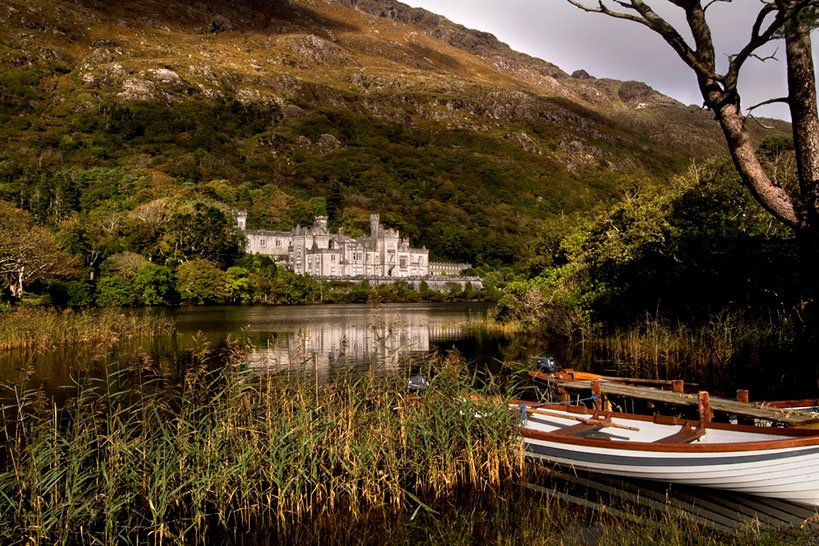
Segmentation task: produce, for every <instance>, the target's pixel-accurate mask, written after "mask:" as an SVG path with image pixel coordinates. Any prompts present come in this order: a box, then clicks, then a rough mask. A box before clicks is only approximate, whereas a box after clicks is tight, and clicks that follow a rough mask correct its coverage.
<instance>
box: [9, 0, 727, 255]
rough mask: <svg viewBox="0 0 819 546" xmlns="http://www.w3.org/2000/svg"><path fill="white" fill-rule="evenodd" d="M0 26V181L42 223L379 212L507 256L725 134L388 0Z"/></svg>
mask: <svg viewBox="0 0 819 546" xmlns="http://www.w3.org/2000/svg"><path fill="white" fill-rule="evenodd" d="M0 37H2V40H0V43H1V44H2V45H0V69H2V74H1V75H0V92H1V93H2V95H1V100H2V102H1V103H0V121H1V122H2V126H3V128H2V129H0V134H1V135H2V137H3V138H4V140H6V141H7V142H8V145H7V146H6V147H5V148H4V150H2V151H0V154H1V155H0V197H2V198H4V199H7V200H10V201H14V202H16V203H18V204H19V205H21V206H23V207H25V208H28V209H29V210H32V211H33V212H34V213H35V216H36V217H37V218H38V219H39V220H40V221H41V222H43V223H51V224H54V225H58V224H59V223H60V222H64V221H66V220H67V219H69V218H76V217H81V218H83V221H88V222H92V223H96V224H99V223H104V221H103V220H100V218H104V219H106V220H105V221H107V222H109V223H110V222H114V223H116V224H117V225H121V224H123V223H126V224H128V225H131V224H135V225H137V227H136V228H134V227H133V226H132V227H131V228H129V229H132V230H136V231H139V230H140V229H142V228H143V227H144V226H140V224H139V223H140V222H143V223H147V224H150V225H149V226H148V227H150V228H151V229H153V230H158V229H161V225H162V224H161V222H162V219H163V218H166V217H167V215H168V214H169V211H172V210H175V209H177V208H179V207H184V206H186V204H187V203H190V202H191V201H193V200H205V201H209V202H212V203H217V204H219V206H221V207H223V208H225V209H229V208H247V209H248V210H249V212H250V217H249V224H250V225H251V226H253V227H277V228H289V227H290V226H291V225H293V224H295V223H298V222H302V223H304V222H307V221H309V219H310V217H311V216H312V215H313V214H315V213H316V212H323V211H327V212H329V213H330V216H331V223H332V224H334V225H338V226H343V227H344V228H345V229H347V230H348V231H350V232H355V231H356V230H357V229H363V228H365V226H366V222H367V214H368V213H369V212H370V211H373V212H380V213H381V215H382V219H383V220H384V222H385V223H386V224H387V225H389V226H391V227H396V228H398V229H400V230H401V231H402V232H404V233H405V234H407V235H408V236H409V237H411V238H412V239H413V242H414V243H415V244H419V245H421V244H423V245H426V246H428V247H429V248H430V249H431V251H432V255H433V256H435V257H436V258H448V259H457V260H469V261H474V262H476V263H512V262H515V261H520V260H522V259H524V258H525V257H526V254H527V252H528V250H527V249H526V245H527V242H528V241H530V240H531V235H532V233H533V232H535V231H536V230H537V229H538V226H539V224H540V222H541V221H542V220H543V219H544V218H547V217H548V216H549V215H552V214H557V213H563V212H573V211H578V210H587V209H589V208H592V207H593V206H595V205H596V204H598V203H600V202H601V201H606V200H608V199H611V198H613V197H616V196H619V195H620V194H622V192H623V191H625V190H631V189H634V188H638V187H642V186H645V185H653V184H657V183H661V182H662V180H663V178H664V177H666V176H668V175H669V174H671V173H672V172H674V171H675V170H677V169H679V168H681V167H683V166H684V165H686V164H687V163H688V162H689V161H690V160H691V159H693V158H704V157H707V156H709V155H712V154H714V153H721V152H722V148H721V142H720V135H719V133H718V130H717V127H716V125H715V124H714V122H713V120H712V119H711V117H710V116H709V115H708V114H707V113H705V112H702V111H700V110H699V109H698V108H695V107H687V106H683V105H681V104H679V103H677V102H676V101H674V100H672V99H670V98H668V97H665V96H663V95H661V94H659V93H657V92H655V91H653V90H652V89H650V88H649V87H648V86H646V85H645V84H641V83H638V82H618V81H613V80H602V79H601V80H598V79H594V78H590V77H589V76H588V75H586V74H585V73H582V72H581V73H576V74H575V75H568V74H566V73H565V72H563V71H562V70H560V69H559V68H558V67H556V66H554V65H552V64H550V63H548V62H545V61H541V60H538V59H534V58H532V57H529V56H526V55H523V54H520V53H516V52H514V51H512V50H511V49H510V48H509V47H508V46H506V45H505V44H502V43H500V42H499V41H497V40H496V39H495V38H494V37H493V36H491V35H489V34H486V33H482V32H478V31H472V30H469V29H465V28H463V27H460V26H458V25H455V24H453V23H451V22H449V21H447V20H446V19H444V18H442V17H440V16H437V15H434V14H431V13H429V12H426V11H424V10H418V9H412V8H408V7H406V6H404V5H402V4H400V3H398V2H394V1H392V0H359V1H355V0H326V1H318V0H298V1H295V0H294V1H291V2H286V1H281V0H280V1H276V0H267V1H264V0H236V1H233V2H229V3H227V2H220V1H216V0H207V1H201V2H193V3H181V2H176V3H174V2H171V3H168V2H160V1H157V0H146V1H141V2H138V1H125V0H123V1H115V2H104V1H101V0H78V1H68V0H52V1H49V2H46V1H44V0H9V1H7V2H5V3H4V5H3V6H0ZM75 194H80V195H81V196H82V197H81V198H80V197H77V196H76V195H75ZM145 210H151V211H157V210H159V211H164V212H162V213H161V214H160V213H156V214H153V215H147V214H145V213H144V211H145ZM157 215H158V216H157ZM112 229H113V228H112ZM129 237H130V235H129V234H124V235H122V238H123V239H126V240H129V241H131V242H126V243H121V244H120V247H122V246H123V245H124V247H125V248H127V249H128V250H134V251H137V252H141V253H143V254H146V255H149V256H152V257H156V258H157V259H161V258H162V255H161V254H162V250H161V249H159V248H158V247H154V246H151V245H152V243H151V241H150V240H149V241H147V242H146V241H140V240H139V238H138V237H130V239H129ZM120 247H117V248H120Z"/></svg>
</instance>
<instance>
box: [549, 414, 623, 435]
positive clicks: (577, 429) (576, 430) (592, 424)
mask: <svg viewBox="0 0 819 546" xmlns="http://www.w3.org/2000/svg"><path fill="white" fill-rule="evenodd" d="M608 426H612V422H611V417H610V416H609V415H608V414H606V415H605V416H604V417H602V418H601V416H600V414H599V413H598V412H597V411H595V412H594V414H593V415H592V416H591V417H589V418H588V419H586V420H585V421H582V422H580V423H577V424H576V425H572V426H570V427H564V428H561V429H558V430H555V431H553V432H552V434H554V435H555V436H580V435H582V434H584V433H587V432H596V431H598V430H600V429H602V428H605V427H608Z"/></svg>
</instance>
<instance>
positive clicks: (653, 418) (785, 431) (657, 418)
mask: <svg viewBox="0 0 819 546" xmlns="http://www.w3.org/2000/svg"><path fill="white" fill-rule="evenodd" d="M509 404H510V406H520V405H521V404H523V405H527V404H529V402H527V401H525V400H517V399H516V400H510V402H509ZM536 404H537V406H536V407H538V408H543V409H545V410H552V411H565V412H568V413H572V414H575V415H594V410H593V409H589V408H587V407H585V406H575V405H570V404H542V403H536ZM610 415H611V417H612V418H614V419H632V420H635V421H643V422H646V423H657V424H662V425H681V424H683V423H686V422H691V423H697V424H698V425H699V424H700V423H699V422H698V421H690V420H688V419H684V418H680V417H673V416H670V415H659V414H657V415H642V414H638V413H621V412H611V414H610ZM704 426H705V428H707V429H709V428H713V429H719V430H735V431H738V432H756V433H761V434H777V435H780V436H793V437H819V432H817V431H816V430H815V429H806V428H793V427H782V428H771V427H755V426H753V425H740V424H737V425H734V424H731V423H714V422H713V421H712V422H710V423H706V424H705V425H704Z"/></svg>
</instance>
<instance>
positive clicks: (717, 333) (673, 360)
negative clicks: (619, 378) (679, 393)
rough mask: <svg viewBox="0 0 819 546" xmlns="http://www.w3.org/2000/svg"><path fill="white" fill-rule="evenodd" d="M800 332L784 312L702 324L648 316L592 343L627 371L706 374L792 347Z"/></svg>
mask: <svg viewBox="0 0 819 546" xmlns="http://www.w3.org/2000/svg"><path fill="white" fill-rule="evenodd" d="M795 336H796V334H795V329H794V325H793V324H792V323H790V322H788V321H787V320H783V319H782V318H781V317H780V318H777V319H775V320H774V319H771V320H762V319H756V320H750V319H747V318H745V317H742V316H741V315H737V314H730V313H726V314H720V315H716V316H713V317H711V319H710V320H709V321H708V322H707V323H705V324H704V325H701V326H699V327H691V326H688V325H685V324H681V323H680V324H671V323H669V322H668V321H665V320H662V319H660V318H654V317H646V319H645V321H644V322H643V323H642V324H639V325H636V326H635V327H633V328H630V329H625V330H620V331H617V332H615V333H613V334H611V335H608V336H604V337H601V338H598V339H596V340H595V341H594V343H593V345H594V349H596V350H598V351H600V352H602V353H603V354H604V355H605V356H606V357H607V358H609V359H611V360H612V361H613V364H614V367H615V368H616V369H617V370H618V371H619V372H620V373H622V374H623V375H627V376H639V377H650V378H669V377H691V376H696V377H700V378H701V379H703V380H707V379H709V378H713V377H714V376H719V375H720V374H725V373H729V372H730V371H732V370H734V369H736V368H737V366H738V364H739V362H738V360H739V359H745V360H747V359H748V358H749V357H752V356H753V355H756V354H759V353H761V352H763V351H762V349H765V350H774V349H776V348H780V349H783V348H787V347H791V346H792V345H793V343H794V339H795Z"/></svg>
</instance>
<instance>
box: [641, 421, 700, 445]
mask: <svg viewBox="0 0 819 546" xmlns="http://www.w3.org/2000/svg"><path fill="white" fill-rule="evenodd" d="M704 435H705V427H703V426H696V427H695V426H692V425H691V424H689V423H685V424H684V425H683V426H682V428H680V430H678V431H677V432H675V433H674V434H671V435H669V436H665V437H664V438H660V439H659V440H654V442H653V443H655V444H688V443H691V442H693V441H694V440H696V439H697V438H701V437H703V436H704Z"/></svg>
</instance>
